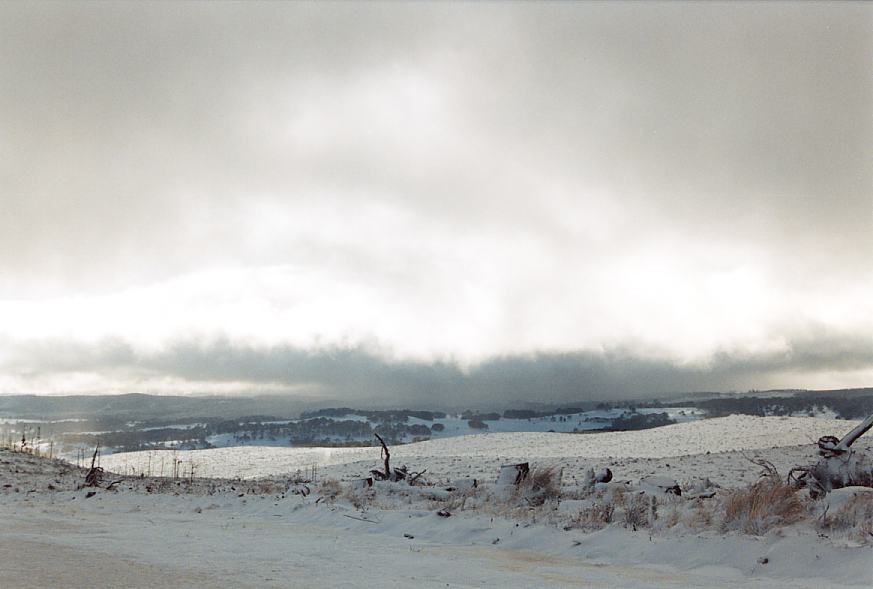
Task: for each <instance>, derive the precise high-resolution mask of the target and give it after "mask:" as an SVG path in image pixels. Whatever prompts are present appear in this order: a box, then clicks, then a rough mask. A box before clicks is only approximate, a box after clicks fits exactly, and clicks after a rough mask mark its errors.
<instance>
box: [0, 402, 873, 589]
mask: <svg viewBox="0 0 873 589" xmlns="http://www.w3.org/2000/svg"><path fill="white" fill-rule="evenodd" d="M853 425H854V424H853V423H848V422H845V421H836V422H832V423H829V422H827V421H824V420H816V419H811V418H777V417H767V418H755V417H740V416H732V417H727V418H721V419H713V420H705V421H691V422H688V423H683V424H678V425H675V426H668V427H664V428H658V429H653V430H646V431H640V432H614V433H598V434H578V435H571V434H548V433H536V432H534V433H491V434H485V435H476V436H468V437H464V438H449V439H441V440H432V441H429V442H424V443H420V444H411V445H408V446H397V447H394V448H392V449H391V454H392V460H393V461H394V463H395V464H397V465H399V464H402V463H403V462H407V463H408V464H409V466H410V468H411V469H412V470H417V469H419V468H428V473H427V475H426V476H427V477H431V479H430V480H431V481H432V482H434V481H439V480H442V479H443V478H446V479H448V478H449V477H451V478H452V479H453V480H454V479H460V478H464V477H467V476H474V477H476V478H478V479H479V480H485V481H493V479H495V478H496V476H497V470H498V468H497V467H498V466H499V464H500V463H502V462H503V461H504V460H506V461H507V462H508V461H510V460H511V457H513V456H515V457H518V458H522V457H523V458H524V459H525V460H526V461H527V460H529V461H531V463H532V466H536V465H538V464H562V465H564V466H565V469H566V470H565V474H564V487H565V489H568V490H573V489H575V488H576V483H575V481H574V477H581V476H582V474H584V471H585V469H586V468H588V467H596V466H601V465H611V466H610V468H612V469H613V471H614V472H615V475H616V480H623V479H634V480H638V479H640V478H643V477H646V476H651V475H659V476H668V477H671V478H675V479H677V480H682V479H693V478H702V477H713V480H715V479H719V480H721V481H722V483H723V484H734V485H736V484H740V483H741V482H742V481H743V480H749V481H751V480H755V479H756V478H757V472H758V470H759V469H758V468H757V467H756V466H754V465H752V464H751V463H750V462H749V461H748V460H747V459H746V456H748V457H756V456H757V457H761V458H766V459H767V460H771V461H773V462H774V463H776V464H777V467H780V468H781V469H782V471H783V472H784V471H785V467H786V466H789V465H790V466H794V465H796V464H802V463H804V462H805V461H808V460H810V459H814V456H815V446H814V444H811V443H810V439H809V438H812V439H817V437H819V436H820V435H825V434H833V435H837V436H840V435H842V434H844V433H845V432H846V431H847V430H849V429H851V427H852V426H853ZM856 447H859V448H861V449H868V450H869V449H870V448H871V447H873V440H868V439H865V438H861V439H860V440H859V441H858V442H857V443H856ZM707 452H709V454H707ZM149 454H151V455H152V459H153V460H154V459H155V456H156V455H158V454H160V455H162V456H164V457H170V456H172V455H173V454H172V453H170V452H151V453H149V452H143V453H129V454H118V455H114V456H106V457H104V459H103V466H104V467H106V468H113V469H117V470H123V468H124V467H125V466H128V467H129V466H131V465H134V464H136V465H140V464H142V462H141V461H142V460H143V459H147V458H148V455H149ZM175 454H176V455H177V457H179V458H180V459H183V460H185V461H188V460H194V461H195V463H196V464H197V465H198V469H197V472H198V473H200V474H205V472H204V471H209V470H211V472H212V473H222V474H224V476H228V477H236V476H245V477H264V476H266V475H269V474H274V475H284V476H281V477H278V478H274V479H264V478H250V479H247V480H218V479H195V480H194V481H190V482H189V481H184V480H172V479H149V478H139V477H133V478H126V479H124V480H123V482H122V483H121V484H119V485H117V486H116V487H114V490H112V491H109V490H106V489H97V490H96V493H95V495H94V496H92V497H90V498H88V497H87V496H86V491H88V489H78V488H77V487H78V485H79V484H80V483H81V482H82V480H83V478H84V474H83V471H81V470H79V469H76V468H75V467H70V466H69V465H64V464H62V463H60V462H57V461H47V460H42V459H37V458H34V457H31V456H27V455H23V454H14V453H10V452H6V451H2V450H0V479H2V483H3V485H2V486H0V518H2V519H3V521H4V528H3V534H2V535H0V585H4V586H5V585H7V584H9V585H10V586H16V587H24V588H28V587H53V586H58V587H60V586H63V587H72V588H76V587H83V588H84V587H93V586H95V585H100V586H108V587H126V588H127V587H130V588H138V587H142V588H145V587H149V588H164V587H166V588H169V587H179V586H184V587H242V588H254V587H267V588H270V587H287V586H289V585H294V586H307V587H362V586H364V587H368V586H374V585H379V586H386V587H408V586H417V587H424V588H431V587H446V586H449V587H501V588H514V587H519V588H526V587H622V588H628V589H636V588H642V587H662V588H669V589H675V588H680V587H724V588H727V587H756V588H757V587H761V588H763V587H772V588H777V589H780V588H785V589H787V588H789V587H791V588H798V587H799V588H820V587H837V586H839V587H844V588H852V589H854V588H860V587H870V586H871V585H873V564H871V563H873V547H871V545H870V544H869V543H867V544H863V543H859V542H856V541H848V540H846V539H842V538H837V536H836V535H834V536H833V537H830V538H829V537H827V536H819V535H818V534H817V533H816V530H815V528H814V527H812V526H813V525H814V524H812V523H810V522H802V523H801V524H797V525H794V526H791V527H787V528H783V529H780V530H778V532H776V533H769V534H766V535H762V536H750V535H746V534H742V533H739V532H723V531H721V530H719V529H718V528H717V527H715V528H712V527H711V528H705V527H704V528H697V529H695V528H689V527H687V526H685V525H678V526H675V527H671V528H669V529H659V530H654V529H641V530H640V531H634V530H632V529H631V528H626V527H625V526H623V525H621V524H620V523H615V524H612V525H608V526H606V527H604V528H603V529H600V530H597V531H591V530H587V531H586V530H583V529H565V528H567V526H566V525H565V524H566V522H567V518H568V517H570V516H571V515H573V514H575V513H578V512H579V511H580V509H582V508H583V507H584V506H585V505H586V504H587V502H588V501H589V500H588V499H572V498H568V500H565V501H563V502H562V503H561V504H560V506H559V508H557V509H553V508H548V507H543V508H540V509H534V508H528V507H524V508H522V509H514V510H507V509H506V508H504V507H501V506H500V505H498V504H492V503H490V502H489V500H487V496H486V497H482V498H480V499H481V500H480V502H479V504H478V505H479V507H475V506H474V507H471V508H469V509H466V510H463V509H461V507H460V504H457V505H454V506H452V507H451V508H450V511H451V512H452V515H451V517H448V518H445V517H439V516H438V515H437V514H436V511H437V508H438V507H437V506H439V505H449V504H448V503H445V502H444V500H445V499H446V498H447V497H449V498H450V497H451V495H450V494H447V493H446V492H445V491H444V490H442V488H441V487H440V486H439V485H437V486H434V487H409V486H406V485H403V484H401V483H377V485H376V487H375V488H374V489H371V490H366V491H351V490H350V486H349V485H346V487H345V489H346V490H345V491H343V494H341V495H339V496H337V497H335V498H333V497H329V496H328V495H327V494H326V491H325V489H326V488H327V487H326V486H321V487H320V486H319V485H318V484H313V485H310V486H309V487H307V488H311V490H312V493H311V494H309V495H308V496H306V497H304V496H301V495H295V494H291V493H289V492H287V491H286V490H287V489H293V488H296V487H294V486H291V487H287V486H286V479H287V475H288V474H289V473H293V472H294V471H295V470H298V469H300V470H306V469H308V468H309V467H310V466H311V465H318V476H319V478H320V479H322V480H324V479H325V478H328V477H339V478H346V479H353V478H356V477H361V476H363V475H364V474H366V472H367V471H368V469H370V468H375V467H377V466H380V463H379V450H378V449H377V448H306V449H302V448H301V449H294V448H264V447H260V448H256V447H246V448H239V449H230V448H225V449H218V450H199V451H192V452H177V453H175ZM138 468H141V467H138ZM182 470H183V471H185V470H186V469H185V468H182ZM744 477H746V478H744ZM107 478H108V479H109V480H113V479H115V478H116V477H115V475H107ZM580 480H581V479H580ZM333 484H335V483H333ZM49 485H51V488H50V487H49ZM324 485H328V484H327V483H324ZM485 485H486V491H487V485H488V483H487V482H486V483H485ZM620 486H621V483H610V484H609V485H606V486H604V487H603V488H604V489H617V488H619V487H620ZM483 492H484V491H483ZM860 492H863V491H855V490H851V491H845V492H842V494H838V495H836V496H835V497H834V502H835V505H836V503H837V502H838V501H840V502H842V503H845V501H846V497H848V496H849V494H851V493H860ZM428 497H431V499H428ZM439 497H441V498H442V499H435V498H439ZM326 498H327V499H326ZM665 501H666V500H665ZM677 501H678V500H677ZM681 501H683V502H685V503H683V505H685V504H687V505H689V506H694V505H696V503H695V502H694V500H688V499H684V498H683V499H681ZM698 501H699V500H698ZM670 505H671V504H670V503H669V502H666V503H664V504H663V507H662V509H663V510H664V511H665V512H666V511H667V509H668V507H669V506H670ZM377 578H378V580H377Z"/></svg>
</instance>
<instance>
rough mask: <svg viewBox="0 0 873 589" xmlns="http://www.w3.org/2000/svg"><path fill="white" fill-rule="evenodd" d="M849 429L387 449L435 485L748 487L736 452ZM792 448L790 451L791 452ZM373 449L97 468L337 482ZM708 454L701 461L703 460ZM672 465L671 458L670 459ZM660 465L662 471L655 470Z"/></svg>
mask: <svg viewBox="0 0 873 589" xmlns="http://www.w3.org/2000/svg"><path fill="white" fill-rule="evenodd" d="M854 425H855V422H851V421H844V420H827V419H816V418H809V417H764V418H762V417H750V416H746V415H732V416H730V417H724V418H718V419H704V420H698V421H691V422H688V423H682V424H676V425H670V426H665V427H660V428H655V429H650V430H642V431H631V432H605V433H596V434H562V433H546V432H518V433H488V434H479V435H473V436H461V437H453V438H445V439H441V440H430V441H427V442H419V443H415V444H406V445H402V446H395V447H394V448H392V449H391V456H392V459H393V460H394V463H395V464H398V465H400V464H406V465H408V466H409V468H410V469H411V470H413V471H416V472H417V471H420V470H422V469H424V468H427V469H428V473H430V474H431V476H433V477H437V478H457V477H459V476H470V477H474V478H480V479H481V478H488V477H489V476H492V475H493V476H494V477H496V473H497V469H498V468H499V466H500V465H501V464H506V463H513V462H533V463H543V464H550V465H559V466H561V467H563V468H564V469H565V470H564V474H565V477H569V478H570V479H572V477H578V476H580V475H581V474H582V472H583V471H584V470H587V469H588V468H591V467H595V468H599V467H609V468H612V469H613V471H614V472H615V474H616V476H617V477H639V476H643V475H645V474H648V472H647V471H649V470H653V469H655V468H657V469H662V468H669V469H670V470H671V472H673V473H674V475H673V476H676V477H677V478H683V477H691V476H701V477H706V476H708V477H710V478H712V479H713V480H717V479H719V478H727V477H726V476H725V475H726V474H729V476H731V477H732V476H739V477H744V475H747V476H745V479H746V480H749V481H751V480H752V479H753V478H754V477H756V476H757V470H755V469H754V468H751V469H750V468H749V465H750V463H749V462H748V461H747V460H745V459H743V457H742V456H741V455H740V454H739V453H746V454H748V455H750V456H751V455H753V454H754V453H755V451H757V450H762V449H768V448H776V447H785V450H783V451H781V452H776V453H773V459H774V463H775V464H776V465H777V466H780V465H782V466H785V465H791V466H794V465H795V464H799V463H803V462H804V461H806V460H813V458H814V455H815V446H814V442H815V440H817V439H818V438H819V437H821V436H823V435H834V434H836V435H842V434H843V433H845V432H847V431H848V430H850V429H851V428H852V427H854ZM792 446H794V447H792ZM379 453H380V452H379V448H377V447H370V448H276V447H232V448H215V449H209V450H190V451H179V452H175V453H170V452H163V451H151V452H148V451H147V452H126V453H119V454H113V455H111V456H106V457H104V458H103V459H102V463H101V465H102V466H103V467H104V468H107V469H109V470H113V471H116V472H120V473H126V474H127V473H129V474H139V473H143V472H146V471H147V470H148V469H149V468H151V473H152V474H157V473H159V472H160V471H161V468H162V466H161V465H162V464H163V472H164V473H168V472H170V471H169V470H168V469H169V468H170V467H169V464H170V463H171V461H172V460H174V459H176V460H181V461H182V466H183V468H182V470H183V472H187V471H188V470H190V464H191V463H192V462H193V464H194V467H195V473H196V474H198V475H199V476H208V477H224V478H237V477H242V478H249V477H259V476H261V477H262V476H280V475H285V474H292V473H294V472H296V471H298V470H299V471H309V470H311V468H312V467H313V466H316V467H317V468H318V469H319V471H320V472H321V474H322V475H323V476H331V477H335V478H338V479H341V480H348V479H354V478H360V477H362V476H365V475H366V474H367V473H368V472H369V470H370V469H372V468H376V467H378V466H379V465H380V464H381V463H380V460H379ZM707 453H709V454H707ZM671 458H673V460H670V459H671ZM663 464H671V466H670V467H663V466H662V465H663Z"/></svg>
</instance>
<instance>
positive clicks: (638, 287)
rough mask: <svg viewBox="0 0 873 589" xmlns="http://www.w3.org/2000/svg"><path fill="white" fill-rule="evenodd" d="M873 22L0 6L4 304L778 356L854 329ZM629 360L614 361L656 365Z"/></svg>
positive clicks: (505, 344) (142, 321) (127, 333)
mask: <svg viewBox="0 0 873 589" xmlns="http://www.w3.org/2000/svg"><path fill="white" fill-rule="evenodd" d="M871 21H873V10H871V8H870V6H869V5H865V4H861V3H859V4H839V5H827V6H825V5H817V4H813V3H808V4H791V5H788V4H781V3H779V4H775V5H765V4H761V5H746V4H700V5H698V4H687V3H678V4H669V3H653V4H644V5H638V4H621V3H619V4H595V3H583V4H564V3H554V4H552V3H546V4H523V3H519V4H506V5H504V4H489V3H485V4H476V5H456V4H428V5H409V6H396V5H381V4H378V3H377V4H348V5H347V4H327V5H319V4H278V3H263V4H246V5H241V4H234V3H222V4H139V5H137V4H126V3H118V4H101V5H100V6H96V5H89V4H69V5H68V4H50V3H45V4H5V5H3V6H2V7H0V184H2V186H3V191H2V194H0V199H2V210H3V214H0V267H2V268H3V276H2V280H0V335H5V337H7V338H8V339H9V341H14V342H16V343H15V347H16V348H18V347H21V346H24V347H27V346H28V345H30V344H29V343H28V342H40V341H47V340H51V341H54V340H58V341H69V342H78V343H77V345H78V344H81V345H84V346H94V351H95V354H97V355H98V356H100V357H104V356H105V357H107V358H114V359H113V360H111V362H116V363H117V364H118V365H119V366H128V365H129V364H130V362H131V361H130V359H129V358H128V359H125V358H124V357H117V358H115V357H112V356H106V351H105V350H103V349H102V348H101V346H103V345H104V344H103V342H106V341H113V340H115V341H124V342H128V343H129V345H130V346H132V349H134V350H136V354H142V353H145V354H159V353H160V351H161V350H165V349H167V346H168V345H171V344H172V342H175V341H214V340H221V339H222V338H224V339H226V340H227V341H228V345H229V346H230V347H232V348H233V349H239V350H244V349H256V350H276V349H282V350H299V352H300V354H304V355H305V354H314V355H315V356H316V357H317V356H319V355H320V354H321V353H322V350H324V349H332V348H336V349H346V348H351V349H358V348H360V349H365V350H369V349H371V344H372V342H378V346H381V348H380V351H378V352H377V353H376V357H377V358H383V357H384V358H386V360H385V361H386V362H388V364H390V365H392V366H431V365H432V366H450V367H455V369H457V370H461V371H462V372H463V374H465V375H466V374H467V372H464V371H467V370H470V369H471V367H472V366H480V367H481V366H488V365H489V364H488V363H489V362H494V363H497V362H499V360H498V359H499V358H516V359H519V360H518V362H522V360H521V359H525V358H530V357H533V356H532V355H536V354H545V355H546V356H543V358H546V357H548V358H563V357H565V356H566V357H573V358H575V357H577V356H578V357H579V358H582V359H585V358H595V359H596V358H601V360H602V358H604V357H605V356H603V354H605V352H604V350H629V352H628V354H629V357H631V358H639V357H645V358H656V359H658V360H657V361H658V362H664V363H666V364H665V366H667V367H677V366H678V367H682V366H686V365H694V366H703V365H706V364H707V363H711V364H712V365H716V364H718V365H720V364H721V363H724V362H727V364H728V365H735V364H736V363H740V364H741V359H742V358H747V357H748V358H769V359H770V360H768V362H771V361H772V362H776V361H777V360H778V358H780V357H782V356H779V354H785V353H786V350H788V349H791V350H794V349H795V348H793V347H792V346H793V345H795V344H794V342H795V338H796V336H797V334H798V333H799V332H798V327H797V326H798V325H821V326H823V328H822V330H814V333H812V334H811V335H810V336H809V337H810V338H812V339H811V340H810V341H818V344H817V345H818V346H819V347H825V346H831V345H833V344H834V343H835V342H834V341H832V340H828V339H827V338H825V336H824V335H823V334H825V333H830V334H832V333H837V334H840V337H842V338H845V339H846V340H847V341H848V342H849V344H847V345H849V346H850V347H852V346H854V342H856V341H858V340H859V339H860V340H863V338H864V337H865V334H866V333H869V332H871V330H873V304H871V302H870V297H869V293H870V292H871V291H873V267H871V266H870V264H869V263H868V262H867V259H866V258H867V257H868V253H869V252H870V251H873V232H871V231H870V230H869V229H870V227H871V223H873V201H871V197H870V195H871V193H873V168H871V166H870V165H869V161H870V160H871V157H873V117H870V104H871V103H873V78H871V76H870V72H869V63H868V61H869V60H868V56H869V55H870V53H871V50H873V34H871V30H873V29H871V27H870V24H871ZM815 338H820V339H818V340H816V339H815ZM822 338H823V339H822ZM813 347H815V344H810V351H809V352H808V353H805V355H804V356H803V359H804V362H807V363H808V365H809V366H819V367H820V370H821V372H819V373H815V374H812V373H810V372H809V371H807V370H802V369H801V367H800V364H801V363H802V362H800V361H799V360H797V359H796V358H797V356H793V358H795V359H792V360H791V361H790V362H788V364H787V365H786V367H785V370H788V371H800V372H798V373H803V374H806V375H807V377H808V378H809V379H810V381H811V382H812V381H816V382H837V381H839V380H840V379H841V378H842V376H840V374H839V373H838V374H833V373H831V372H829V370H831V369H834V370H837V369H838V367H837V366H836V365H835V364H834V363H832V362H829V361H828V362H821V361H820V360H819V359H818V356H817V355H816V353H814V351H813V350H812V348H813ZM384 350H389V352H388V353H383V351H384ZM724 350H731V352H730V353H729V357H728V358H725V357H724V356H723V354H724V353H725V352H724ZM13 351H14V350H13ZM849 352H850V351H847V357H848V358H850V359H851V358H853V356H852V355H851V354H850V353H849ZM137 357H138V356H137ZM862 357H863V356H862ZM46 361H49V360H48V359H46ZM108 361H109V360H108ZM379 361H380V362H381V361H382V360H379ZM541 361H542V362H545V360H541ZM602 361H603V362H605V360H602ZM111 362H110V363H111ZM592 362H593V364H591V374H596V373H597V370H600V368H597V367H598V366H599V367H601V368H602V363H601V364H598V363H597V362H595V361H594V360H592ZM598 362H600V361H598ZM732 363H733V364H732ZM752 363H753V364H754V362H752ZM388 364H386V365H388ZM849 364H851V362H849ZM352 365H354V363H352ZM495 365H496V364H495ZM537 365H538V366H543V365H546V364H537ZM560 366H563V365H561V364H560V363H558V364H555V370H556V371H558V372H560V373H562V374H563V373H564V372H567V373H571V372H572V371H571V370H570V369H569V368H566V369H565V368H561V367H560ZM610 366H611V368H609V370H608V372H610V374H613V373H617V372H619V369H618V368H617V365H610ZM633 366H636V364H634V363H633V362H631V363H630V364H629V367H628V375H629V376H628V377H627V378H626V379H625V380H626V383H628V384H627V385H626V388H627V387H631V384H630V383H632V384H634V385H635V386H637V385H638V386H640V387H642V388H646V386H647V383H648V382H649V381H648V380H646V379H647V378H649V377H651V378H655V376H656V375H657V374H660V373H659V372H658V371H657V370H654V369H652V370H648V371H646V370H643V369H642V368H640V369H639V370H637V369H636V368H633ZM852 366H854V364H852ZM210 367H211V368H212V369H215V370H218V368H217V367H215V366H212V365H210ZM98 368H99V371H100V372H101V374H103V373H104V372H105V370H106V369H107V367H98ZM746 368H747V369H749V370H753V369H754V367H746ZM860 368H863V367H860ZM348 369H349V370H352V368H348ZM506 369H507V370H509V369H510V367H509V366H506ZM603 369H604V370H606V368H603ZM776 369H777V367H773V368H772V369H771V368H767V369H764V372H766V373H768V374H769V373H770V372H772V371H774V370H776ZM95 370H96V368H95ZM152 370H153V368H149V369H148V371H147V372H149V374H151V375H152V376H153V377H156V376H155V374H156V373H152V372H151V371H152ZM532 370H533V368H532ZM537 370H538V369H537ZM664 370H665V371H666V373H669V374H674V372H671V371H672V370H674V369H673V368H665V369H664ZM677 370H678V369H677ZM682 370H684V369H682ZM737 370H738V372H736V374H735V373H734V372H730V371H728V372H725V373H724V377H723V380H721V381H719V382H720V383H721V385H720V386H721V388H742V387H743V386H745V384H744V383H746V382H747V381H745V380H742V378H741V377H740V373H742V372H743V370H740V369H739V368H738V369H737ZM744 370H745V369H744ZM838 370H843V369H842V368H839V369H838ZM845 370H848V371H850V372H851V371H854V370H855V368H846V369H845ZM568 371H569V372H568ZM219 372H220V371H219ZM352 372H353V373H354V371H353V370H352ZM413 372H414V371H413ZM534 372H535V371H534ZM680 372H682V371H681V370H680ZM167 374H168V375H169V374H173V373H172V371H171V370H170V368H169V367H168V368H167ZM368 374H369V373H368ZM416 374H417V373H416ZM471 374H472V373H471ZM586 374H587V373H586ZM682 374H685V376H683V378H685V379H686V380H687V382H698V381H694V380H693V379H694V378H697V376H694V374H696V373H694V372H693V371H691V372H688V373H687V374H686V373H685V372H682ZM713 374H719V372H718V370H715V372H714V373H713ZM630 375H635V376H630ZM644 375H649V376H644ZM653 375H655V376H653ZM731 375H734V376H736V378H737V380H735V381H731V380H730V377H731ZM202 376H203V377H205V376H207V375H205V374H204V375H202ZM360 376H361V378H364V377H365V375H360ZM118 378H119V380H118V382H117V383H116V385H117V388H118V390H124V388H125V387H126V386H134V382H130V383H127V384H125V383H124V382H123V378H122V377H121V376H120V375H119V376H118ZM167 378H170V377H169V376H167ZM180 378H181V377H180ZM409 378H412V377H411V376H410V377H409ZM445 378H447V379H448V380H449V381H452V382H454V380H453V379H454V377H450V375H448V373H447V375H446V376H445ZM464 378H466V377H464ZM495 378H496V377H495ZM556 378H557V377H556ZM580 378H581V377H580ZM665 378H666V377H665ZM701 378H702V379H703V380H701V381H700V382H702V383H706V382H709V381H707V380H705V379H704V378H703V377H701ZM792 378H793V377H792ZM214 380H215V379H214ZM217 380H221V379H217ZM607 380H609V379H607ZM244 381H245V382H248V381H247V380H245V379H244ZM100 382H101V380H100V379H99V378H96V379H95V380H89V379H87V378H86V379H84V380H83V381H82V385H81V386H83V387H86V386H92V385H93V386H96V387H99V386H100V384H99V383H100ZM280 382H284V381H280ZM464 382H467V381H464ZM477 382H478V381H477ZM489 382H490V381H489ZM562 382H564V381H562ZM609 382H612V381H609ZM654 382H656V383H657V382H661V381H657V380H656V381H654ZM663 382H664V386H667V385H668V383H671V382H673V381H670V380H669V379H666V380H664V381H663ZM682 382H685V381H682ZM182 384H183V383H182V382H175V381H174V382H173V383H169V384H166V386H167V387H168V388H172V387H177V386H182ZM480 384H481V386H483V387H485V386H486V383H485V381H483V382H482V383H480ZM51 386H55V385H51ZM57 386H64V385H63V383H61V384H59V385H57ZM350 386H351V385H349V387H350ZM392 386H393V385H392ZM434 386H435V385H434ZM477 386H479V385H478V384H477ZM488 386H491V385H488ZM494 386H495V387H496V386H497V385H494ZM543 386H545V385H543ZM562 386H563V385H562ZM567 386H568V387H569V385H567ZM610 386H613V385H610ZM623 386H625V385H622V386H619V385H618V384H614V386H613V389H610V390H615V391H616V394H624V392H623V391H625V390H626V388H622V387H623ZM750 386H757V385H755V384H752V385H750ZM604 387H606V388H609V387H607V386H606V384H604ZM655 388H657V387H655ZM560 390H561V391H564V389H560ZM566 390H567V391H569V390H570V389H569V388H567V389H566ZM627 390H629V389H627ZM647 390H648V389H647ZM495 394H496V393H495ZM560 394H562V395H563V394H564V393H563V392H561V393H560ZM567 394H569V392H568V393H567Z"/></svg>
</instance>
